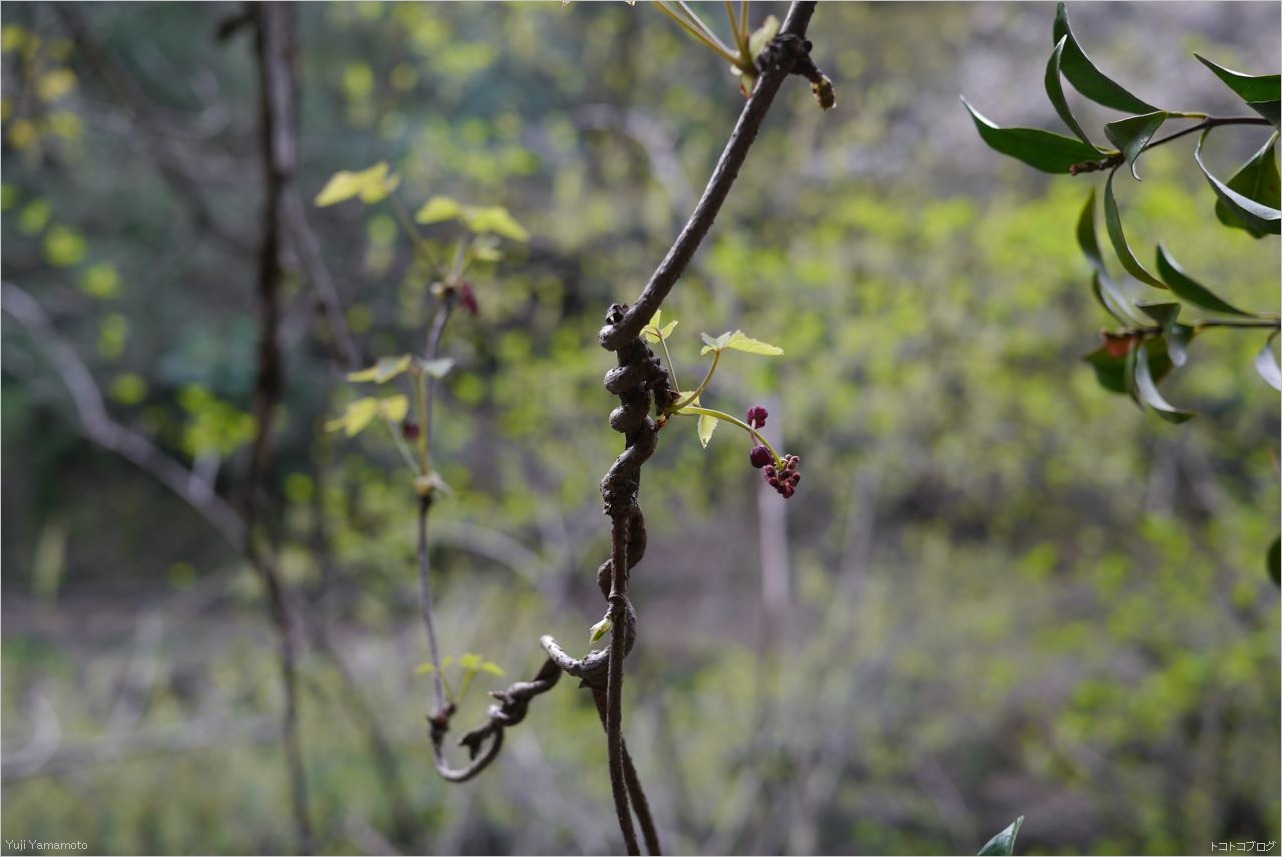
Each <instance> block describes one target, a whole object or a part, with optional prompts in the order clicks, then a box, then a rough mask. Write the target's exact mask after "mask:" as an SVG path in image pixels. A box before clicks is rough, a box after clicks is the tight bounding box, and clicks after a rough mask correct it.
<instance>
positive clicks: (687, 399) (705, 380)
mask: <svg viewBox="0 0 1282 857" xmlns="http://www.w3.org/2000/svg"><path fill="white" fill-rule="evenodd" d="M719 362H721V352H720V351H714V352H712V365H711V366H709V367H708V374H707V375H704V376H703V382H702V383H701V384H699V389H697V390H695V391H694V392H693V393H691V394H690V395H689V396H686V397H685V398H684V399H682V400H681V401H679V402H677V403H676V404H675V405H673V406H672V410H673V411H679V410H681V409H682V408H684V407H685V406H686V405H688V404H690V403H691V402H693V401H694V400H696V399H698V398H699V397H700V396H702V395H703V391H704V390H706V389H708V382H709V381H711V380H712V373H713V372H715V371H717V364H718V363H719Z"/></svg>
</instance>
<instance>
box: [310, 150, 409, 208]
mask: <svg viewBox="0 0 1282 857" xmlns="http://www.w3.org/2000/svg"><path fill="white" fill-rule="evenodd" d="M400 182H401V177H400V176H399V175H397V174H396V173H390V174H389V173H388V168H387V161H379V162H378V163H377V164H375V165H374V166H372V167H369V168H368V169H364V170H360V171H358V172H348V171H347V170H340V171H339V172H337V173H334V175H333V176H331V177H330V180H329V181H328V182H326V183H325V187H323V188H321V192H320V193H318V194H317V195H316V200H315V204H316V205H317V206H318V207H321V208H323V207H325V206H327V205H334V204H336V203H339V202H344V201H345V200H349V199H352V198H354V197H360V199H361V201H362V202H364V203H366V204H372V203H375V202H378V201H380V200H382V199H384V198H385V197H386V196H387V195H388V194H390V193H391V192H392V191H394V190H396V186H397V185H398V184H400Z"/></svg>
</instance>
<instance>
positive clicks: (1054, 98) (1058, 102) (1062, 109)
mask: <svg viewBox="0 0 1282 857" xmlns="http://www.w3.org/2000/svg"><path fill="white" fill-rule="evenodd" d="M1067 39H1068V37H1067V36H1065V37H1064V38H1062V39H1060V40H1059V42H1058V43H1056V45H1055V50H1053V51H1051V58H1050V59H1049V60H1047V62H1046V78H1045V84H1046V95H1047V97H1049V98H1050V100H1051V104H1052V105H1054V107H1055V112H1056V113H1058V114H1059V118H1060V119H1063V120H1064V124H1065V125H1067V126H1068V130H1070V131H1072V132H1073V133H1074V134H1076V135H1077V139H1079V140H1081V141H1082V142H1083V143H1085V144H1086V145H1088V146H1090V147H1091V148H1098V147H1097V146H1095V144H1094V143H1092V142H1091V140H1090V138H1089V137H1087V136H1086V132H1085V131H1083V130H1082V126H1081V125H1079V124H1078V123H1077V118H1076V117H1075V116H1073V111H1072V110H1070V109H1069V107H1068V100H1067V99H1065V98H1064V84H1063V82H1062V81H1061V80H1060V61H1061V56H1062V55H1063V53H1064V43H1065V41H1066V40H1067Z"/></svg>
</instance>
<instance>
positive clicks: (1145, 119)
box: [1104, 110, 1171, 181]
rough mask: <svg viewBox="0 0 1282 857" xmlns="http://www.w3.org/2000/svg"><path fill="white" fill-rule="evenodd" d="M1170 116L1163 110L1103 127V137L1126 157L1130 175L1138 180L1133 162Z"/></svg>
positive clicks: (1129, 117)
mask: <svg viewBox="0 0 1282 857" xmlns="http://www.w3.org/2000/svg"><path fill="white" fill-rule="evenodd" d="M1170 116H1171V114H1169V113H1167V112H1166V111H1165V110H1156V111H1154V112H1152V113H1142V114H1140V115H1139V116H1128V117H1127V118H1125V119H1119V120H1117V121H1116V122H1109V123H1108V124H1107V125H1105V126H1104V136H1106V137H1108V139H1109V142H1111V143H1112V144H1113V145H1114V146H1116V147H1117V148H1118V149H1120V150H1121V151H1122V154H1123V155H1124V156H1125V157H1126V163H1127V164H1128V165H1129V166H1130V168H1131V175H1132V176H1134V177H1135V179H1136V181H1138V180H1139V177H1140V176H1139V173H1137V172H1135V160H1136V158H1138V157H1139V156H1140V152H1142V151H1144V147H1145V146H1147V145H1148V141H1149V140H1151V139H1153V135H1154V134H1156V133H1157V129H1158V128H1161V127H1162V123H1163V122H1165V121H1166V120H1167V119H1169V118H1170Z"/></svg>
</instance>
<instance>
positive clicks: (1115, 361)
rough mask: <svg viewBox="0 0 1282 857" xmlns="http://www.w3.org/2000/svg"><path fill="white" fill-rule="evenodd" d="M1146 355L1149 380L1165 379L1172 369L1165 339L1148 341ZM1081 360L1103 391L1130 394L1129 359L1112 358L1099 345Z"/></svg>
mask: <svg viewBox="0 0 1282 857" xmlns="http://www.w3.org/2000/svg"><path fill="white" fill-rule="evenodd" d="M1147 354H1148V372H1149V377H1150V378H1156V379H1158V380H1160V379H1162V378H1164V377H1166V375H1168V374H1169V373H1170V371H1171V369H1172V368H1174V364H1172V362H1171V358H1170V355H1169V354H1168V353H1167V349H1166V340H1165V338H1161V339H1151V340H1149V348H1148V352H1147ZM1082 359H1083V360H1085V361H1086V362H1087V363H1089V364H1090V365H1091V368H1092V369H1094V370H1095V380H1096V381H1097V382H1099V385H1100V386H1101V387H1103V388H1104V389H1105V390H1108V391H1109V392H1110V393H1120V394H1123V395H1128V394H1130V392H1131V384H1130V381H1129V379H1128V373H1129V370H1128V368H1127V364H1128V363H1129V362H1130V358H1128V357H1126V356H1114V355H1112V354H1110V353H1109V352H1108V348H1107V346H1104V345H1101V346H1100V347H1099V348H1096V349H1095V350H1094V351H1092V352H1091V353H1090V354H1087V355H1086V356H1085V357H1084V358H1082Z"/></svg>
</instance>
